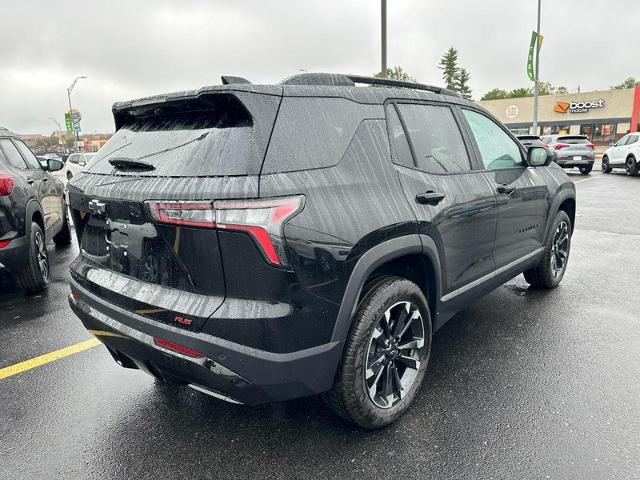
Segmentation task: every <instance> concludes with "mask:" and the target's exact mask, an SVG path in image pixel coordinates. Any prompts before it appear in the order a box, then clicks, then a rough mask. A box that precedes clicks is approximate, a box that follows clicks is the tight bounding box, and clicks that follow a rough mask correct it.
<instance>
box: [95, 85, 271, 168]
mask: <svg viewBox="0 0 640 480" xmlns="http://www.w3.org/2000/svg"><path fill="white" fill-rule="evenodd" d="M216 97H217V98H216V99H215V100H214V101H212V100H211V99H209V100H207V102H206V103H204V102H197V101H191V102H189V103H185V104H182V105H177V106H176V105H162V106H157V107H153V106H152V107H148V108H146V109H144V110H142V111H139V112H133V113H132V114H130V115H128V116H126V118H125V119H124V121H123V123H122V126H121V128H120V129H119V130H118V131H117V132H116V133H115V134H114V135H113V137H111V139H110V140H109V141H108V142H107V143H106V144H105V145H104V146H103V147H102V148H101V149H100V151H99V152H98V153H97V154H96V155H95V157H94V158H93V160H92V161H91V163H89V166H88V167H87V168H86V169H85V171H87V172H91V173H101V174H122V175H136V176H138V175H142V176H170V177H183V176H189V177H192V176H196V177H198V176H228V175H248V174H258V173H259V170H260V159H258V155H257V153H256V147H255V142H254V141H253V123H252V119H251V115H250V114H249V112H248V111H247V110H246V109H245V108H244V107H243V105H242V104H241V103H240V101H239V100H238V99H237V98H236V97H234V96H233V95H223V94H221V95H217V96H216ZM122 159H124V160H132V161H138V162H144V163H147V164H151V165H153V167H155V169H153V170H144V171H139V170H138V171H135V172H133V171H127V170H117V169H115V168H114V167H113V166H112V165H111V164H110V163H109V160H122Z"/></svg>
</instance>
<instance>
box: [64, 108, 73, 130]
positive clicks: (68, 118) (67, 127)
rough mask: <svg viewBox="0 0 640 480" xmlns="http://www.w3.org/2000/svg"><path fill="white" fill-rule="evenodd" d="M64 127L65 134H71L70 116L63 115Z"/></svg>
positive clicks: (71, 123) (71, 122)
mask: <svg viewBox="0 0 640 480" xmlns="http://www.w3.org/2000/svg"><path fill="white" fill-rule="evenodd" d="M64 126H65V127H66V129H67V133H73V121H72V120H71V114H70V113H65V114H64Z"/></svg>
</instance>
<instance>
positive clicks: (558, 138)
mask: <svg viewBox="0 0 640 480" xmlns="http://www.w3.org/2000/svg"><path fill="white" fill-rule="evenodd" d="M540 139H541V140H542V141H543V142H544V143H545V144H547V147H548V150H549V153H550V154H551V156H552V158H553V161H554V162H556V163H557V164H558V165H560V166H561V167H562V168H573V167H577V168H578V169H579V170H580V173H582V174H583V175H588V174H589V173H590V172H591V170H592V169H593V162H594V161H595V159H596V146H595V145H594V144H593V143H591V142H590V141H589V139H588V138H587V137H585V136H584V135H544V136H542V137H540Z"/></svg>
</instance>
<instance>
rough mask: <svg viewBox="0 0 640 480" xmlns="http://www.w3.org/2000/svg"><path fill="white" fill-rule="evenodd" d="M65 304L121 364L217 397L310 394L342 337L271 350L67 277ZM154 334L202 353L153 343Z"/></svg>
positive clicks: (264, 399) (326, 378)
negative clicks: (135, 306) (113, 300)
mask: <svg viewBox="0 0 640 480" xmlns="http://www.w3.org/2000/svg"><path fill="white" fill-rule="evenodd" d="M71 290H72V292H73V293H72V295H71V296H70V297H69V304H70V306H71V309H72V310H73V312H74V313H75V314H76V315H77V316H78V317H79V318H80V320H81V321H82V323H83V324H84V326H85V327H86V328H87V329H88V330H89V331H90V332H91V333H93V334H94V335H95V336H96V337H97V338H98V339H99V340H100V341H101V342H102V343H103V344H105V345H106V346H107V348H108V349H109V351H110V353H111V354H112V356H113V357H114V358H115V359H116V361H118V363H120V364H121V365H122V366H125V367H130V368H139V369H141V370H144V371H146V372H147V373H150V374H152V375H154V376H157V377H161V378H165V379H171V380H178V381H182V382H184V383H187V384H189V385H191V386H193V387H194V388H196V389H198V390H201V391H204V392H205V393H208V394H211V395H213V396H215V397H218V398H221V399H223V400H227V401H232V402H236V403H243V404H247V405H258V404H262V403H268V402H273V401H283V400H289V399H292V398H297V397H303V396H308V395H315V394H318V393H322V392H324V391H326V390H329V389H330V388H331V386H332V385H333V381H334V377H335V373H336V370H337V367H338V362H339V360H340V356H341V353H342V342H332V343H327V344H324V345H319V346H317V347H313V348H309V349H305V350H301V351H296V352H291V353H272V352H265V351H262V350H256V349H253V348H250V347H246V346H243V345H240V344H237V343H233V342H229V341H227V340H223V339H220V338H217V337H213V336H212V335H209V334H206V333H202V332H200V333H196V332H189V331H184V330H181V329H179V328H177V327H174V326H171V325H165V324H163V323H160V322H157V321H154V320H151V319H149V318H145V317H143V316H141V315H137V314H135V313H132V312H129V311H127V310H124V309H122V308H120V307H118V306H116V305H113V304H110V303H108V302H105V301H104V300H102V299H100V298H99V297H97V296H95V295H94V294H92V293H91V292H89V291H88V290H86V289H84V288H83V287H81V286H80V285H78V283H77V282H75V281H74V280H73V279H71ZM154 338H160V339H163V340H166V341H169V342H173V343H175V344H178V345H182V346H185V347H187V348H189V349H192V350H195V351H197V352H200V353H201V354H202V356H201V357H190V356H188V355H184V354H181V353H178V352H175V351H173V350H168V349H166V348H164V347H161V346H158V345H157V344H156V343H155V341H154Z"/></svg>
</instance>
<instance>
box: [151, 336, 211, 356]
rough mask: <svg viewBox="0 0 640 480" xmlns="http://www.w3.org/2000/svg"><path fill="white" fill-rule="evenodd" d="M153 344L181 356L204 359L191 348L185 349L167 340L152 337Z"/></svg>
mask: <svg viewBox="0 0 640 480" xmlns="http://www.w3.org/2000/svg"><path fill="white" fill-rule="evenodd" d="M153 342H154V343H155V344H156V345H158V346H159V347H162V348H166V349H167V350H172V351H174V352H178V353H181V354H183V355H186V356H187V357H193V358H205V355H204V354H202V353H200V352H198V351H197V350H193V349H192V348H189V347H185V346H184V345H180V344H178V343H173V342H170V341H169V340H165V339H163V338H159V337H153Z"/></svg>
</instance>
